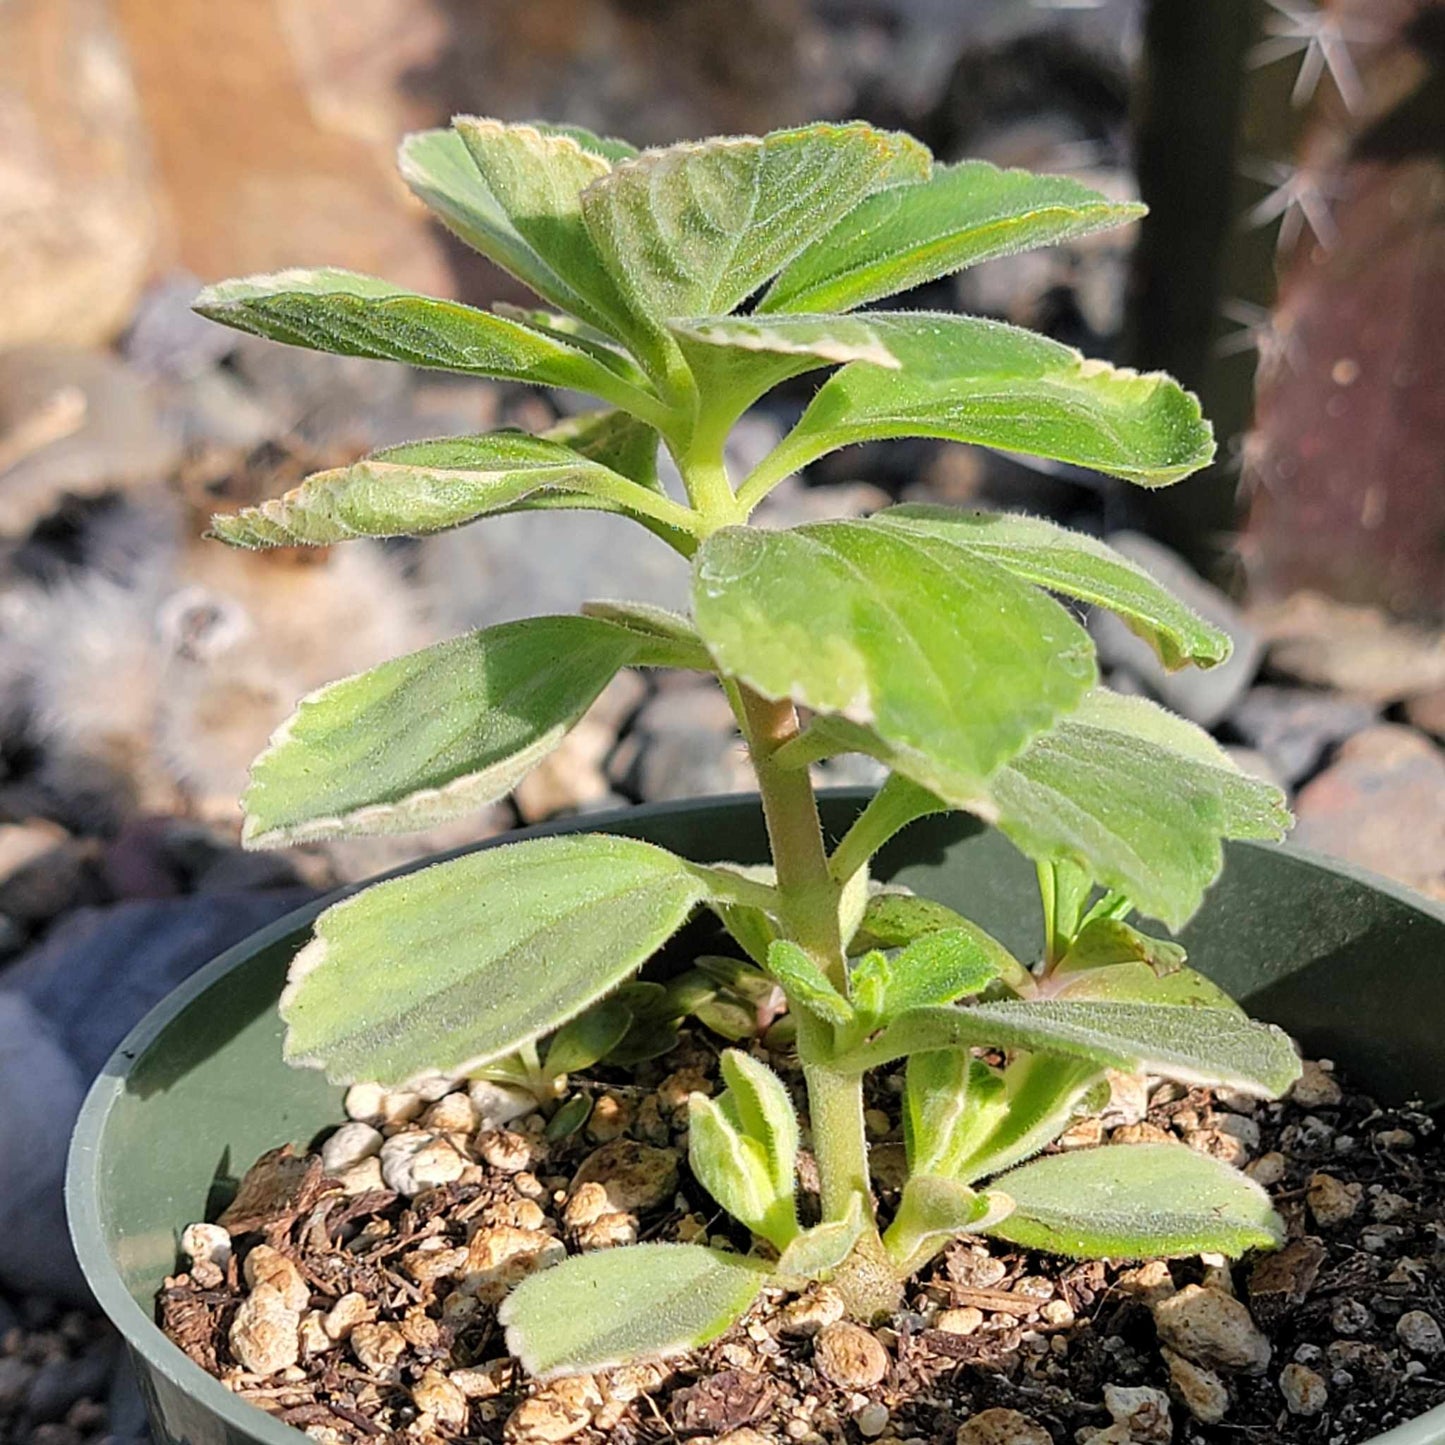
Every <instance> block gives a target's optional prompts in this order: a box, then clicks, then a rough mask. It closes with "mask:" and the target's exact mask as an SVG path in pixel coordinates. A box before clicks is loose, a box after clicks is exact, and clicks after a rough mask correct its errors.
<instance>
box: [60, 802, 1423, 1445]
mask: <svg viewBox="0 0 1445 1445" xmlns="http://www.w3.org/2000/svg"><path fill="white" fill-rule="evenodd" d="M874 791H875V790H874V789H872V788H867V787H847V788H825V789H821V790H820V792H819V796H820V797H824V798H830V799H833V800H836V801H839V802H848V801H856V802H857V803H858V804H859V806H860V807H861V806H862V805H863V804H864V803H866V802H867V801H868V799H869V798H871V797H872V796H873V793H874ZM756 799H757V794H756V793H726V794H718V795H714V796H710V797H705V798H684V799H676V800H672V801H668V802H663V803H645V804H640V805H638V806H636V807H630V808H619V809H614V810H612V811H609V812H605V813H596V814H586V815H583V816H582V817H581V818H577V817H572V818H566V819H561V820H558V821H555V822H550V823H541V824H536V825H534V826H532V827H528V828H514V829H512V830H510V831H508V832H505V833H500V834H498V835H497V836H496V837H495V838H487V839H484V840H483V841H481V842H480V843H474V844H467V845H464V846H462V847H460V848H454V849H450V850H447V851H445V852H442V853H437V854H434V855H429V856H427V857H426V858H424V859H419V860H417V861H415V862H413V863H408V864H404V865H402V866H401V867H399V868H395V869H392V870H390V871H389V872H386V873H382V874H379V875H377V877H376V878H371V879H367V880H365V881H364V882H361V883H354V884H350V885H348V886H346V887H344V888H339V889H337V890H335V891H333V892H331V893H328V894H325V895H324V896H322V897H320V898H317V899H314V900H313V901H312V902H310V903H305V904H302V905H301V907H299V908H297V909H294V910H293V911H292V912H290V913H287V914H285V915H284V916H283V917H281V918H278V919H277V920H275V921H274V922H273V923H270V924H268V925H267V926H266V927H265V928H262V929H258V930H257V931H256V932H255V933H252V934H249V935H248V936H247V937H246V938H244V939H242V940H241V941H240V942H239V943H237V944H234V945H233V946H232V947H230V948H228V949H226V950H225V952H223V953H221V954H220V955H218V956H217V957H216V958H214V959H212V960H211V961H210V962H209V963H207V964H205V965H203V966H202V967H201V968H199V969H197V970H196V972H195V973H193V974H192V975H191V976H190V978H188V979H186V980H185V982H184V983H181V984H179V985H178V986H177V987H176V988H174V989H173V990H172V991H171V992H170V993H168V994H167V995H166V996H165V997H164V998H163V999H161V1001H160V1002H159V1003H157V1004H156V1005H155V1006H154V1007H153V1008H152V1009H151V1010H150V1011H149V1012H148V1013H147V1014H146V1015H145V1017H144V1018H142V1019H141V1021H140V1022H139V1023H138V1024H136V1026H135V1027H134V1028H133V1029H132V1030H131V1031H130V1032H129V1033H128V1034H127V1035H126V1036H125V1038H124V1039H122V1040H121V1042H120V1044H119V1045H118V1046H117V1047H116V1049H115V1051H114V1052H113V1053H112V1054H111V1056H110V1058H109V1059H107V1060H106V1063H105V1066H104V1068H102V1070H101V1071H100V1073H99V1075H97V1077H96V1079H95V1081H94V1082H93V1083H92V1084H91V1086H90V1088H89V1089H88V1090H87V1091H86V1095H85V1100H84V1102H83V1104H82V1105H81V1109H80V1114H79V1116H78V1117H77V1120H76V1124H75V1129H74V1132H73V1133H72V1135H71V1142H70V1151H69V1156H68V1159H67V1163H66V1171H65V1209H66V1215H67V1219H68V1224H69V1230H70V1239H71V1243H72V1245H73V1246H74V1248H75V1253H76V1258H77V1259H78V1261H79V1263H80V1268H81V1272H82V1273H83V1274H84V1276H85V1280H86V1283H87V1284H88V1285H89V1286H90V1289H91V1291H92V1293H93V1294H94V1295H95V1298H96V1302H97V1303H98V1304H99V1305H100V1307H101V1309H102V1311H103V1312H104V1313H105V1315H106V1316H107V1318H108V1319H109V1320H110V1321H111V1323H112V1324H113V1325H114V1326H115V1327H116V1329H117V1330H118V1331H119V1333H120V1334H121V1336H122V1338H123V1339H124V1341H125V1343H126V1345H127V1347H128V1348H129V1349H130V1350H132V1351H133V1352H135V1353H136V1354H138V1355H140V1356H141V1357H142V1358H143V1359H144V1360H145V1362H146V1364H147V1365H148V1366H149V1367H150V1368H152V1369H154V1370H156V1371H158V1372H159V1373H161V1374H162V1375H164V1376H165V1377H166V1378H167V1379H168V1380H170V1381H171V1383H172V1384H174V1385H175V1386H176V1387H177V1388H178V1389H179V1390H181V1391H183V1392H184V1393H185V1394H186V1395H188V1396H190V1397H192V1398H193V1399H195V1400H196V1402H197V1404H199V1405H201V1406H202V1407H204V1408H205V1409H206V1410H209V1411H210V1412H211V1413H212V1414H214V1415H217V1416H219V1417H221V1419H222V1420H224V1421H225V1422H226V1423H227V1424H228V1425H231V1426H233V1427H234V1428H235V1429H236V1430H238V1431H239V1432H241V1434H242V1435H249V1436H250V1437H251V1438H253V1439H254V1440H257V1441H261V1442H264V1445H297V1442H298V1441H302V1440H305V1439H306V1436H305V1434H304V1432H303V1431H300V1430H297V1429H295V1428H294V1427H293V1426H290V1425H284V1424H282V1423H281V1422H280V1421H279V1420H276V1419H274V1418H272V1417H271V1416H269V1415H267V1414H266V1412H265V1411H264V1410H261V1409H258V1408H257V1407H256V1406H255V1405H251V1404H248V1403H247V1402H246V1401H245V1400H242V1399H240V1398H239V1397H238V1396H236V1395H234V1394H232V1392H231V1391H230V1390H228V1389H226V1388H225V1386H224V1385H222V1384H221V1382H220V1381H219V1380H218V1379H217V1378H216V1377H215V1376H214V1375H212V1374H210V1373H209V1371H207V1370H204V1369H202V1368H201V1366H200V1365H198V1364H196V1362H195V1361H194V1360H192V1359H191V1358H190V1356H189V1355H187V1354H186V1353H185V1352H184V1351H183V1350H182V1349H181V1348H180V1347H179V1346H178V1345H176V1344H174V1343H173V1342H172V1341H171V1340H170V1339H168V1338H167V1337H166V1335H165V1333H164V1332H163V1331H162V1330H161V1328H160V1326H159V1325H157V1324H156V1323H155V1321H154V1320H153V1319H152V1318H151V1317H150V1316H149V1315H148V1314H147V1313H146V1312H145V1311H144V1310H143V1309H142V1308H141V1306H140V1305H139V1304H138V1303H137V1302H136V1300H135V1299H134V1298H133V1297H132V1295H131V1293H130V1291H129V1290H128V1289H127V1288H126V1285H125V1282H124V1280H123V1279H122V1278H121V1274H120V1270H119V1269H118V1268H117V1266H116V1264H115V1261H114V1259H113V1258H112V1257H111V1252H110V1250H109V1249H108V1248H107V1247H106V1244H105V1242H104V1230H103V1228H102V1225H101V1218H100V1200H99V1191H98V1188H97V1185H98V1182H99V1180H98V1174H97V1170H96V1168H95V1164H96V1161H97V1160H98V1158H99V1151H100V1141H101V1138H102V1136H103V1135H104V1133H105V1128H106V1124H107V1122H108V1119H109V1115H110V1111H111V1108H112V1106H113V1105H114V1103H115V1101H116V1099H117V1098H118V1097H119V1096H120V1094H121V1093H122V1092H123V1091H124V1088H125V1082H126V1079H127V1077H128V1076H129V1074H130V1072H131V1069H132V1068H133V1066H134V1064H135V1062H136V1060H138V1059H139V1058H140V1057H141V1055H142V1054H143V1053H144V1052H145V1050H146V1049H147V1048H149V1046H150V1045H151V1044H152V1043H153V1042H154V1041H155V1039H156V1038H157V1036H158V1035H159V1034H160V1033H161V1032H162V1030H164V1029H165V1028H166V1026H167V1025H169V1024H170V1022H171V1021H172V1020H173V1019H174V1018H175V1017H176V1015H177V1014H179V1013H180V1012H182V1010H184V1009H185V1008H186V1007H187V1006H189V1005H190V1004H191V1003H192V1002H193V1001H194V1000H195V999H197V998H199V997H200V996H201V995H202V994H203V993H205V992H206V991H207V990H208V989H209V988H210V987H211V986H212V985H213V984H214V983H215V982H216V981H217V980H218V979H219V978H221V977H223V976H224V975H225V974H226V973H228V972H229V971H230V970H231V969H232V968H234V967H235V966H236V965H237V964H238V963H240V962H241V961H242V960H243V959H246V958H249V957H250V956H251V955H253V954H254V953H256V952H257V951H258V950H260V949H262V948H266V947H268V946H270V945H271V944H273V943H276V942H279V941H280V940H281V939H283V938H285V937H287V936H288V935H289V934H292V933H294V932H295V931H296V930H297V929H298V928H301V927H304V926H305V925H307V924H309V923H311V922H312V920H313V919H315V918H316V916H317V915H318V914H320V913H321V912H323V911H324V910H325V909H327V908H329V907H330V906H331V905H332V904H333V903H335V902H337V901H338V900H339V899H341V898H343V897H346V896H347V895H349V894H351V893H355V892H357V891H359V890H360V889H362V888H366V887H369V886H370V885H371V884H372V883H374V882H377V881H379V880H380V879H382V878H390V877H394V876H396V875H398V874H403V873H407V872H412V871H415V870H416V869H417V868H420V867H425V866H428V865H430V864H432V863H440V862H445V861H446V860H448V859H450V858H453V857H458V856H460V855H462V854H464V853H474V852H481V851H484V850H486V849H488V848H496V847H500V846H502V845H503V844H506V843H514V842H520V841H522V840H524V839H528V838H542V837H550V836H553V835H555V834H559V833H578V832H589V833H591V832H606V831H607V830H608V829H609V828H612V827H617V826H619V825H625V824H626V823H627V822H629V821H632V822H636V821H638V820H641V819H651V818H663V817H668V816H672V815H675V814H678V813H687V812H721V811H724V810H725V809H729V808H736V807H737V806H738V804H739V803H748V802H752V801H756ZM1231 846H1232V847H1233V848H1244V849H1259V850H1261V851H1265V852H1282V853H1288V854H1291V855H1292V856H1294V857H1296V858H1299V859H1300V860H1301V861H1303V862H1306V863H1309V864H1312V865H1313V866H1314V867H1316V868H1318V869H1320V870H1321V871H1323V872H1325V873H1330V874H1333V875H1334V876H1336V877H1339V878H1342V879H1347V880H1349V881H1351V882H1355V883H1362V884H1365V885H1366V886H1368V887H1370V888H1373V889H1375V890H1377V891H1378V892H1381V893H1384V894H1386V895H1388V896H1389V897H1391V898H1393V899H1395V900H1396V901H1397V902H1399V903H1402V904H1404V905H1406V906H1407V907H1410V908H1413V909H1414V910H1415V911H1416V912H1418V913H1422V914H1424V915H1425V916H1426V917H1428V918H1431V919H1433V920H1434V921H1436V922H1438V923H1441V924H1445V903H1440V902H1436V901H1435V900H1434V899H1431V898H1427V897H1425V896H1424V895H1423V894H1420V893H1417V892H1415V891H1414V890H1413V889H1410V888H1407V887H1405V886H1404V885H1403V884H1400V883H1396V882H1394V881H1393V880H1391V879H1388V878H1382V877H1381V876H1379V875H1378V874H1376V873H1372V872H1371V871H1369V870H1368V869H1365V868H1360V867H1357V866H1356V865H1355V864H1352V863H1347V862H1343V861H1341V860H1340V859H1336V858H1329V857H1326V856H1324V855H1323V854H1320V853H1316V852H1314V851H1313V850H1312V849H1308V848H1301V847H1298V846H1296V845H1295V844H1293V843H1264V842H1258V841H1255V840H1251V839H1244V840H1240V841H1237V842H1235V843H1233V844H1232V845H1231ZM1442 1441H1445V1405H1437V1406H1436V1407H1435V1408H1434V1409H1433V1410H1429V1411H1427V1412H1426V1413H1425V1414H1423V1415H1419V1416H1417V1417H1416V1418H1415V1419H1413V1420H1407V1421H1405V1422H1404V1423H1403V1424H1401V1425H1397V1426H1395V1427H1394V1428H1393V1429H1390V1430H1387V1431H1386V1432H1385V1433H1384V1434H1382V1435H1372V1436H1370V1437H1369V1438H1368V1439H1367V1440H1365V1441H1363V1442H1361V1445H1439V1442H1442Z"/></svg>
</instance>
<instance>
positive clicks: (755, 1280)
mask: <svg viewBox="0 0 1445 1445" xmlns="http://www.w3.org/2000/svg"><path fill="white" fill-rule="evenodd" d="M768 1275H769V1270H768V1267H767V1266H766V1265H765V1264H763V1263H762V1262H761V1261H759V1260H753V1259H745V1258H742V1257H740V1256H738V1255H735V1254H722V1253H720V1252H718V1251H716V1250H711V1249H704V1248H702V1247H700V1246H698V1245H692V1244H637V1245H631V1246H629V1247H627V1248H624V1249H603V1250H597V1251H595V1252H593V1253H591V1254H583V1255H574V1256H573V1257H572V1258H571V1259H568V1260H564V1261H563V1262H562V1263H561V1264H559V1265H557V1266H556V1267H555V1268H553V1269H548V1270H543V1271H541V1272H540V1273H538V1274H534V1275H532V1276H531V1277H530V1278H528V1279H525V1280H523V1281H522V1283H521V1284H519V1285H518V1286H517V1288H516V1289H514V1290H513V1291H512V1293H511V1294H510V1295H508V1296H507V1298H506V1299H505V1300H504V1301H503V1302H502V1307H501V1310H500V1312H499V1318H500V1319H501V1322H502V1324H503V1325H505V1326H506V1331H507V1348H508V1350H509V1351H510V1352H511V1353H512V1354H513V1355H515V1356H516V1357H517V1358H518V1359H519V1360H521V1362H522V1364H523V1366H524V1368H525V1369H526V1370H527V1372H528V1374H530V1375H533V1376H535V1377H537V1378H539V1379H543V1380H545V1379H547V1378H548V1377H549V1376H552V1375H560V1374H573V1373H576V1372H579V1371H584V1370H589V1371H590V1370H599V1369H604V1368H606V1367H607V1366H609V1365H616V1364H621V1363H625V1362H627V1361H630V1360H637V1359H644V1358H659V1357H661V1358H665V1357H666V1356H668V1355H675V1354H678V1353H679V1352H681V1351H683V1350H687V1349H692V1348H695V1347H696V1346H698V1345H704V1344H706V1343H707V1342H708V1341H709V1340H714V1339H716V1338H717V1337H718V1336H719V1335H720V1334H722V1333H723V1332H724V1331H725V1330H727V1329H728V1327H729V1326H730V1325H731V1324H732V1323H733V1322H734V1321H735V1320H737V1319H738V1318H739V1317H740V1316H741V1315H743V1314H744V1313H745V1312H746V1311H747V1310H748V1308H749V1307H750V1306H751V1305H752V1303H753V1301H754V1300H755V1299H756V1298H757V1297H758V1294H759V1293H760V1291H761V1290H762V1288H763V1285H764V1284H766V1283H767V1280H768Z"/></svg>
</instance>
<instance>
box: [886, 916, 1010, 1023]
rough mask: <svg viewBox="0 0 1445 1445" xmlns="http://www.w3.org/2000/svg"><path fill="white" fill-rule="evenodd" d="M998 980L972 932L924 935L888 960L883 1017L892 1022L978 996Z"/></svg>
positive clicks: (988, 952) (994, 967)
mask: <svg viewBox="0 0 1445 1445" xmlns="http://www.w3.org/2000/svg"><path fill="white" fill-rule="evenodd" d="M979 931H980V932H981V931H982V930H979ZM984 936H985V937H987V935H986V934H985V935H984ZM989 942H992V940H991V939H990V940H989ZM998 976H999V968H998V964H997V962H996V961H995V959H994V956H993V952H992V950H990V949H989V948H988V947H987V946H986V945H983V944H981V943H980V941H979V940H978V938H977V937H976V935H975V932H974V931H973V930H970V929H962V928H950V929H947V930H944V931H941V932H938V933H928V934H925V935H924V936H923V937H922V938H917V939H914V941H913V942H912V943H910V944H909V945H908V947H907V948H905V949H904V950H903V951H902V952H901V953H900V954H899V955H898V956H897V957H896V958H894V959H893V960H892V963H891V968H890V971H889V978H888V987H887V990H886V992H885V995H884V1007H883V1011H884V1015H885V1017H887V1018H896V1017H897V1016H898V1015H899V1014H901V1013H905V1012H907V1011H908V1010H909V1009H914V1008H927V1007H928V1006H930V1005H932V1004H945V1003H953V1002H954V1001H955V1000H957V999H961V998H964V997H966V996H967V995H969V994H976V993H982V992H983V991H984V989H986V988H987V987H988V986H989V984H991V983H992V982H993V981H994V979H996V978H997V977H998Z"/></svg>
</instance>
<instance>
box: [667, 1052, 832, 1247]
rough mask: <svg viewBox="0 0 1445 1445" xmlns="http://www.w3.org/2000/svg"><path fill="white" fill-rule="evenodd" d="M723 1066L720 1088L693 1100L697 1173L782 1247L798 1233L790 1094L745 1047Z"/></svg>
mask: <svg viewBox="0 0 1445 1445" xmlns="http://www.w3.org/2000/svg"><path fill="white" fill-rule="evenodd" d="M721 1068H722V1076H723V1080H724V1082H725V1083H726V1085H727V1087H726V1089H725V1090H724V1091H723V1092H722V1094H720V1095H719V1096H718V1097H717V1098H716V1099H709V1098H707V1097H706V1096H704V1095H702V1094H693V1095H692V1097H691V1098H690V1099H689V1101H688V1160H689V1162H690V1164H691V1165H692V1172H693V1173H694V1174H696V1175H697V1177H698V1180H699V1181H700V1183H701V1184H702V1186H703V1187H704V1188H705V1189H706V1190H707V1191H708V1193H709V1194H711V1195H712V1196H713V1198H714V1199H716V1200H717V1202H718V1203H719V1204H721V1205H722V1207H723V1208H724V1209H726V1210H727V1212H728V1213H729V1214H731V1215H732V1216H733V1217H734V1218H735V1219H740V1220H742V1222H743V1223H744V1224H746V1225H747V1226H748V1228H749V1229H751V1230H752V1231H753V1233H754V1234H756V1235H758V1236H759V1237H760V1238H762V1239H766V1240H768V1241H769V1243H771V1244H773V1245H774V1246H775V1247H776V1248H778V1249H779V1250H785V1249H786V1248H787V1247H788V1246H789V1245H790V1244H791V1243H792V1242H793V1241H794V1240H795V1239H796V1238H797V1236H798V1233H799V1229H798V1211H797V1204H796V1200H795V1197H794V1192H795V1190H796V1188H797V1180H796V1170H797V1164H798V1116H797V1113H796V1112H795V1110H794V1109H793V1101H792V1099H791V1098H789V1096H788V1091H787V1088H786V1087H785V1085H784V1084H783V1081H782V1080H781V1079H780V1078H778V1076H777V1075H776V1074H775V1073H773V1071H772V1070H771V1069H770V1068H768V1066H767V1065H766V1064H763V1063H760V1062H759V1061H758V1060H757V1059H755V1058H753V1057H752V1056H751V1055H749V1054H745V1053H743V1052H742V1051H741V1050H740V1049H725V1050H724V1051H723V1055H722V1059H721ZM845 1253H846V1251H845Z"/></svg>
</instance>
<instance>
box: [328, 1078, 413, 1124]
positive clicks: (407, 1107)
mask: <svg viewBox="0 0 1445 1445" xmlns="http://www.w3.org/2000/svg"><path fill="white" fill-rule="evenodd" d="M345 1107H346V1117H347V1118H348V1119H356V1120H359V1121H360V1122H361V1123H363V1124H370V1125H371V1126H372V1127H373V1128H376V1129H385V1128H393V1129H394V1128H399V1127H400V1126H401V1125H403V1124H410V1123H411V1122H412V1120H414V1119H417V1118H419V1117H420V1116H421V1111H422V1110H423V1109H424V1108H426V1100H425V1099H423V1098H422V1096H421V1095H420V1094H413V1093H410V1092H408V1091H407V1090H404V1089H397V1090H391V1089H383V1088H382V1087H381V1085H380V1084H353V1085H352V1086H351V1087H350V1088H349V1089H348V1090H347V1091H346V1104H345Z"/></svg>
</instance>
